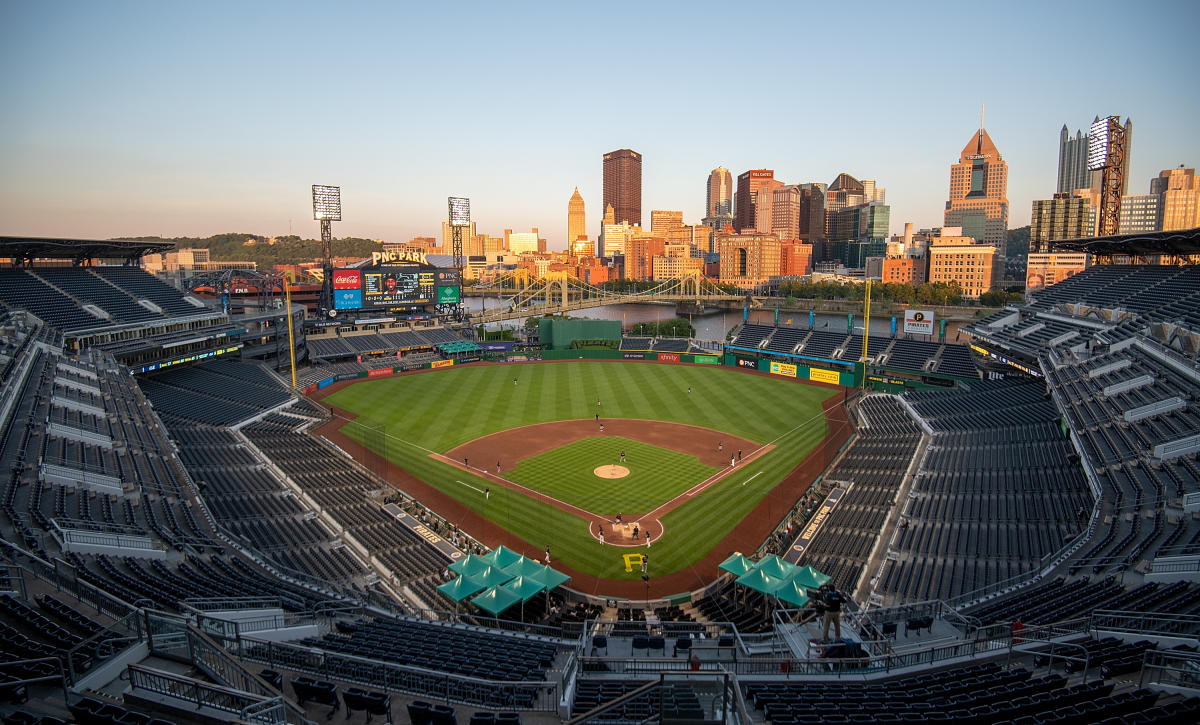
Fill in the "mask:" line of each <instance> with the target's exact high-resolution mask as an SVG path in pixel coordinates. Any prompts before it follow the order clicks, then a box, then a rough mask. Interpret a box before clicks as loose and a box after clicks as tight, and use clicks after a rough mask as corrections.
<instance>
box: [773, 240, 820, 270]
mask: <svg viewBox="0 0 1200 725" xmlns="http://www.w3.org/2000/svg"><path fill="white" fill-rule="evenodd" d="M811 273H812V245H811V244H804V243H803V242H780V243H779V274H780V275H782V276H784V277H789V276H791V277H803V276H804V275H806V274H811Z"/></svg>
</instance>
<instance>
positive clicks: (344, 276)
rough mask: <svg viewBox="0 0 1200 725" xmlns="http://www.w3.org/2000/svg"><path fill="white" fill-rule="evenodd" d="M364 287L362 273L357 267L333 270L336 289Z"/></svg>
mask: <svg viewBox="0 0 1200 725" xmlns="http://www.w3.org/2000/svg"><path fill="white" fill-rule="evenodd" d="M360 287H362V274H361V273H360V272H359V271H358V270H357V269H335V270H334V271H333V288H334V289H359V288H360Z"/></svg>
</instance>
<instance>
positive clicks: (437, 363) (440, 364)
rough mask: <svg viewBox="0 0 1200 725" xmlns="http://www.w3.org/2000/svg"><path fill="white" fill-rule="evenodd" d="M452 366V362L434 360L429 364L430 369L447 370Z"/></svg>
mask: <svg viewBox="0 0 1200 725" xmlns="http://www.w3.org/2000/svg"><path fill="white" fill-rule="evenodd" d="M453 364H454V361H453V360H434V361H433V362H431V363H429V367H431V368H448V367H450V366H451V365H453Z"/></svg>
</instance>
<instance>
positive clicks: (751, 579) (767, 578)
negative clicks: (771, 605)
mask: <svg viewBox="0 0 1200 725" xmlns="http://www.w3.org/2000/svg"><path fill="white" fill-rule="evenodd" d="M736 581H737V583H738V584H741V585H742V586H744V587H746V588H747V589H752V590H754V591H756V592H759V593H760V594H774V593H775V591H776V590H777V589H779V588H780V587H781V586H783V585H784V584H785V583H786V580H784V579H781V578H780V577H775V576H771V575H770V574H768V573H766V572H765V571H763V570H762V569H751V570H750V571H748V572H746V573H745V574H743V575H741V576H740V577H738V578H737V580H736Z"/></svg>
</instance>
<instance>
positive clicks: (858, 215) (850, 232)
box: [828, 201, 892, 242]
mask: <svg viewBox="0 0 1200 725" xmlns="http://www.w3.org/2000/svg"><path fill="white" fill-rule="evenodd" d="M891 222H892V208H891V207H890V206H888V205H887V204H880V203H879V202H877V201H871V202H866V203H863V204H859V205H857V206H851V207H847V208H845V209H839V210H838V211H835V212H832V213H831V214H830V215H829V225H830V227H829V234H828V237H829V238H830V239H832V240H835V241H839V240H842V241H844V240H854V241H860V242H878V241H886V240H887V235H888V229H889V227H890V226H891Z"/></svg>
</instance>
